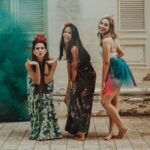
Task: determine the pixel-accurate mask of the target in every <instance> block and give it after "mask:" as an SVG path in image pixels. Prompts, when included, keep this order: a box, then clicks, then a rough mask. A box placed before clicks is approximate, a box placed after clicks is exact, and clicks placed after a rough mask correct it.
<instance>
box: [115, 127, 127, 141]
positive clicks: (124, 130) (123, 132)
mask: <svg viewBox="0 0 150 150" xmlns="http://www.w3.org/2000/svg"><path fill="white" fill-rule="evenodd" d="M127 130H128V129H127V128H123V129H121V130H119V134H118V136H117V138H120V139H122V138H123V137H124V135H125V134H126V132H127Z"/></svg>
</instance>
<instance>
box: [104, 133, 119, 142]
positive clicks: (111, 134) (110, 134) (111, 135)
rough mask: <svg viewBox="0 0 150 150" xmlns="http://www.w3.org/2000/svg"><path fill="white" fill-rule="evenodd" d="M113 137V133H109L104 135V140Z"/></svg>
mask: <svg viewBox="0 0 150 150" xmlns="http://www.w3.org/2000/svg"><path fill="white" fill-rule="evenodd" d="M115 137H116V135H115V134H114V133H109V134H108V135H107V136H106V137H104V140H107V141H108V140H111V139H112V138H115Z"/></svg>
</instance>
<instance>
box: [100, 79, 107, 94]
mask: <svg viewBox="0 0 150 150" xmlns="http://www.w3.org/2000/svg"><path fill="white" fill-rule="evenodd" d="M101 89H102V91H101V93H102V94H105V92H106V84H105V82H103V83H102V86H101Z"/></svg>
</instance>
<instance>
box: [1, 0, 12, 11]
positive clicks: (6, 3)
mask: <svg viewBox="0 0 150 150" xmlns="http://www.w3.org/2000/svg"><path fill="white" fill-rule="evenodd" d="M9 9H10V0H1V1H0V10H9Z"/></svg>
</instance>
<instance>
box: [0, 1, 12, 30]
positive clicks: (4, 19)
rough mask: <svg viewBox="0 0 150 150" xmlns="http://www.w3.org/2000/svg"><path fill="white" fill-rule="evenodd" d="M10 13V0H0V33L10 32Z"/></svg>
mask: <svg viewBox="0 0 150 150" xmlns="http://www.w3.org/2000/svg"><path fill="white" fill-rule="evenodd" d="M10 14H11V2H10V0H0V22H1V25H0V33H10V31H11V23H10V20H9V19H10V18H8V17H9V16H10Z"/></svg>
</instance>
